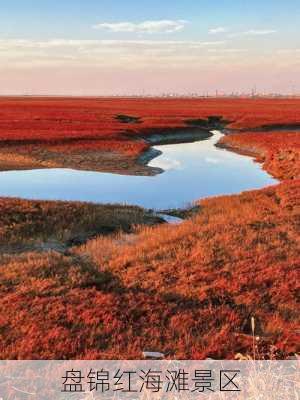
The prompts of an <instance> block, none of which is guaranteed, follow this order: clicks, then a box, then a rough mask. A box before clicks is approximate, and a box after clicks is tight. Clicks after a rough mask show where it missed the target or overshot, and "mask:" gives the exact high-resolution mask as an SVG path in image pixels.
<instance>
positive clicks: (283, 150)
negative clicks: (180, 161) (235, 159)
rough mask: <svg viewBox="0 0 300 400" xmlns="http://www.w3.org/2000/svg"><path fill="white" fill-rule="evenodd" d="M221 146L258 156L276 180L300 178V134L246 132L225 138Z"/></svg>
mask: <svg viewBox="0 0 300 400" xmlns="http://www.w3.org/2000/svg"><path fill="white" fill-rule="evenodd" d="M220 145H224V146H225V147H227V148H231V149H236V150H238V151H243V152H246V153H251V154H254V155H256V156H258V159H259V160H261V161H264V168H265V169H266V170H267V171H269V172H270V173H271V174H273V175H274V176H275V177H276V178H279V179H299V177H300V132H268V133H266V132H256V133H249V132H246V133H243V134H236V135H228V136H225V137H223V138H222V139H221V142H220Z"/></svg>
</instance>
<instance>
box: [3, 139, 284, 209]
mask: <svg viewBox="0 0 300 400" xmlns="http://www.w3.org/2000/svg"><path fill="white" fill-rule="evenodd" d="M220 136H221V134H220V133H219V132H214V135H213V137H211V138H210V139H206V140H202V141H199V142H194V143H185V144H173V145H164V146H156V147H155V148H156V149H158V150H161V151H162V152H163V154H162V155H160V156H159V157H157V158H155V159H154V160H152V161H151V162H150V163H149V165H150V166H153V167H160V168H162V169H164V170H165V172H163V173H162V174H159V175H156V176H126V175H117V174H110V173H101V172H89V171H75V170H71V169H62V168H61V169H42V170H30V171H9V172H1V173H0V196H2V197H5V196H7V197H21V198H26V199H45V200H78V201H90V202H96V203H127V204H136V205H140V206H143V207H147V208H154V209H163V208H170V207H183V206H186V205H188V204H190V203H191V202H193V201H194V200H197V199H200V198H203V197H208V196H215V195H221V194H232V193H239V192H241V191H244V190H250V189H256V188H257V189H258V188H262V187H264V186H267V185H271V184H274V183H276V182H277V181H276V180H275V179H273V178H272V177H271V176H270V175H268V174H267V173H266V172H265V171H263V170H262V169H261V167H260V165H259V164H258V163H255V162H254V161H253V159H252V158H251V157H246V156H242V155H239V154H235V153H233V152H230V151H227V150H224V149H219V148H217V147H215V143H216V142H217V141H218V140H219V138H220Z"/></svg>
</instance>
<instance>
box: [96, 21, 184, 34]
mask: <svg viewBox="0 0 300 400" xmlns="http://www.w3.org/2000/svg"><path fill="white" fill-rule="evenodd" d="M187 23H188V21H185V20H175V21H173V20H167V19H164V20H156V21H143V22H139V23H135V22H115V23H110V22H102V23H100V24H97V25H94V26H93V28H94V29H100V30H105V31H108V32H113V33H146V34H155V33H174V32H180V31H182V30H183V29H184V28H185V26H186V25H187Z"/></svg>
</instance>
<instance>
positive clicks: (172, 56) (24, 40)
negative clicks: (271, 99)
mask: <svg viewBox="0 0 300 400" xmlns="http://www.w3.org/2000/svg"><path fill="white" fill-rule="evenodd" d="M3 3H4V4H2V5H1V14H0V62H1V64H0V68H1V69H2V71H3V72H4V73H5V75H4V77H3V78H2V79H4V78H6V79H5V82H6V83H5V87H4V89H3V90H6V91H12V92H16V91H17V90H18V88H17V87H16V82H12V83H11V84H10V82H11V81H12V80H14V81H16V78H17V82H18V83H19V85H20V86H19V88H20V89H19V90H20V91H26V90H31V89H30V88H34V89H32V90H33V91H34V92H37V91H39V90H40V91H45V92H47V91H48V92H49V91H50V90H53V91H58V90H60V91H61V92H64V90H65V92H66V93H68V92H70V90H71V89H72V77H74V80H73V83H74V86H73V89H72V90H73V91H74V93H76V90H77V91H78V92H80V91H81V92H82V93H84V92H85V90H86V93H89V90H91V89H92V91H93V94H94V92H97V93H98V92H99V94H102V93H100V92H103V93H110V92H112V93H116V91H117V90H118V89H117V87H116V85H115V84H114V82H113V81H114V80H115V79H116V81H117V82H123V80H124V78H125V79H126V80H127V84H126V85H125V84H124V83H123V84H122V85H121V86H122V88H120V90H124V91H128V92H130V91H132V92H134V91H137V90H146V91H151V88H152V89H153V91H155V92H159V91H160V90H162V91H172V88H174V90H176V91H177V90H178V91H181V92H185V91H187V90H188V91H191V90H192V88H193V77H196V76H198V80H197V82H196V83H195V90H197V91H198V90H201V89H203V90H206V91H207V90H209V89H210V87H211V86H212V84H214V86H216V84H218V87H220V88H221V90H222V89H224V91H228V90H230V89H231V88H232V90H249V88H250V87H251V85H252V82H257V83H258V85H261V87H262V86H264V87H262V89H263V90H269V91H271V90H274V91H275V90H277V91H282V92H284V91H288V90H290V88H291V87H294V88H296V89H297V90H298V88H299V90H300V87H299V78H298V76H297V71H298V72H299V67H300V50H299V49H300V27H299V21H300V1H299V0H286V1H282V0H260V1H258V0H252V1H244V0H241V1H234V0H218V1H215V2H213V1H211V0H210V1H208V0H197V1H195V0H184V1H182V0H160V1H158V0H152V1H145V0H139V1H137V0H131V1H130V0H129V1H124V0H122V1H121V0H117V1H116V0H98V1H96V0H85V1H82V0H81V1H79V0H72V1H71V0H61V1H55V0H52V1H49V0H43V1H41V0H39V1H37V0H31V1H30V0H27V1H24V0H10V1H9V2H3ZM167 70H170V74H169V78H168V82H165V79H163V77H166V71H167ZM99 72H101V75H103V76H105V79H104V80H105V82H103V83H104V84H102V85H101V82H99V84H97V85H96V87H95V85H92V84H91V82H90V81H89V80H88V78H89V77H91V76H99ZM54 73H55V74H56V76H57V80H56V81H55V79H54ZM230 73H231V74H232V75H231V76H232V77H233V76H234V77H236V78H237V79H234V80H233V79H232V83H231V86H230V84H229V83H228V79H230ZM90 74H91V75H90ZM199 74H200V75H201V76H202V79H199ZM187 75H189V76H190V78H189V79H188V78H187ZM287 75H289V77H287ZM34 76H36V79H35V80H34ZM65 76H67V77H68V83H67V84H66V85H65V88H64V87H63V86H64V83H63V82H64V81H65ZM48 77H49V78H51V79H50V81H51V88H50V87H49V85H48V87H47V85H45V83H44V84H42V82H45V80H47V78H48ZM79 77H80V79H81V81H82V83H81V86H80V85H79V83H78V78H79ZM135 77H136V78H138V79H137V81H135ZM153 77H157V80H156V82H157V83H156V84H155V85H154V82H155V79H154V78H153ZM205 77H207V79H205ZM214 77H215V80H214ZM0 79H1V78H0ZM26 79H27V82H29V83H30V84H28V85H27V84H26ZM110 79H111V80H112V84H111V86H110V85H109V80H110ZM149 80H150V83H149V82H148V81H149ZM215 81H216V82H215ZM234 81H236V82H234ZM130 82H132V84H130ZM147 82H148V83H147ZM243 82H244V83H243ZM0 83H2V82H1V80H0ZM31 83H32V84H31ZM26 85H27V86H26ZM138 85H140V86H138ZM150 85H152V86H150ZM141 86H143V89H139V87H140V88H141Z"/></svg>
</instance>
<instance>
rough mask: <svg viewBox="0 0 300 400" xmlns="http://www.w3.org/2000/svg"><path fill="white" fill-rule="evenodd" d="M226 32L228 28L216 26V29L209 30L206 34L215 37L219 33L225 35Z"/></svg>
mask: <svg viewBox="0 0 300 400" xmlns="http://www.w3.org/2000/svg"><path fill="white" fill-rule="evenodd" d="M226 32H228V28H225V27H224V26H218V27H217V28H211V29H209V31H208V33H209V34H210V35H217V34H219V33H226Z"/></svg>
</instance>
